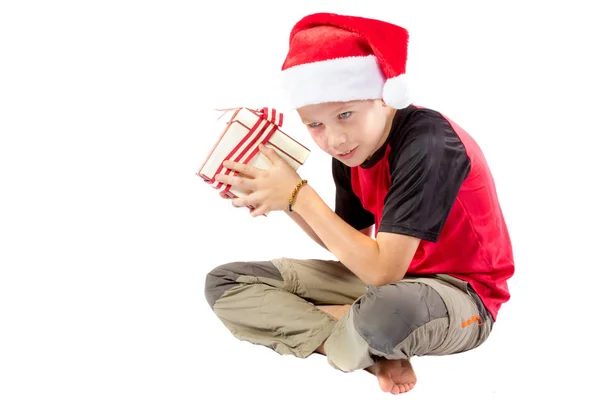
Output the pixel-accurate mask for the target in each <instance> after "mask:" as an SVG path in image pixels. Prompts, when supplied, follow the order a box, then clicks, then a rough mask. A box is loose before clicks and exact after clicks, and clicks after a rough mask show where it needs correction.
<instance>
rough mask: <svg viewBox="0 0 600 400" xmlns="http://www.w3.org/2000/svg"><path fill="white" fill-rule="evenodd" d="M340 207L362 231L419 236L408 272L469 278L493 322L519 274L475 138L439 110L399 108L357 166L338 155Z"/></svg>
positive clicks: (335, 167)
mask: <svg viewBox="0 0 600 400" xmlns="http://www.w3.org/2000/svg"><path fill="white" fill-rule="evenodd" d="M332 171H333V178H334V182H335V184H336V205H335V212H336V213H337V214H338V215H339V216H340V217H341V218H343V219H344V220H345V221H346V222H348V223H349V224H350V225H352V226H353V227H354V228H356V229H358V230H360V229H363V228H366V227H368V226H371V225H373V224H375V228H376V232H377V233H378V232H392V233H399V234H404V235H410V236H415V237H418V238H420V239H421V242H420V244H419V247H418V248H417V251H416V253H415V256H414V258H413V260H412V262H411V264H410V266H409V268H408V271H407V273H406V274H407V275H431V274H448V275H451V276H454V277H456V278H459V279H462V280H464V281H466V282H468V283H469V284H470V285H471V287H472V288H473V290H474V291H475V292H476V293H477V294H478V295H479V297H480V298H481V300H482V302H483V304H484V305H485V307H486V308H487V309H488V311H489V312H490V314H491V315H492V317H493V318H494V320H496V317H497V314H498V311H499V309H500V306H501V304H502V303H505V302H506V301H508V299H509V298H510V294H509V291H508V286H507V280H508V279H509V278H510V277H511V276H512V275H513V274H514V260H513V254H512V246H511V241H510V237H509V234H508V230H507V227H506V224H505V221H504V217H503V215H502V210H501V207H500V204H499V202H498V197H497V194H496V188H495V184H494V180H493V177H492V174H491V172H490V170H489V168H488V165H487V162H486V160H485V157H484V155H483V153H482V151H481V149H480V148H479V146H478V145H477V143H476V142H475V140H473V138H472V137H471V136H469V135H468V134H467V132H465V131H464V130H463V129H461V128H460V127H459V126H458V125H456V124H455V123H454V122H453V121H451V120H450V119H448V118H447V117H445V116H444V115H442V114H441V113H439V112H436V111H433V110H430V109H427V108H423V107H417V106H414V105H411V106H409V107H407V108H405V109H402V110H398V111H396V115H395V116H394V121H393V124H392V127H391V131H390V134H389V136H388V138H387V140H386V142H385V144H384V145H383V146H382V147H381V148H380V149H379V150H378V151H377V152H375V154H374V155H373V156H372V157H371V159H370V160H368V161H365V162H364V163H363V164H362V165H360V166H358V167H352V168H350V167H348V166H346V165H345V164H343V163H341V162H340V161H338V160H336V159H333V164H332Z"/></svg>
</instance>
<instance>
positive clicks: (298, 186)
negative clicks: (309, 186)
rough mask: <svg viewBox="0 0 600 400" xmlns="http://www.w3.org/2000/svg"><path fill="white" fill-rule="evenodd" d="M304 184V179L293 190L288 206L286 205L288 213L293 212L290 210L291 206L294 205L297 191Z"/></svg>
mask: <svg viewBox="0 0 600 400" xmlns="http://www.w3.org/2000/svg"><path fill="white" fill-rule="evenodd" d="M306 182H307V180H306V179H303V180H302V181H300V183H298V184H297V185H296V187H295V188H294V191H293V192H292V195H291V196H290V201H289V204H288V211H290V212H291V211H293V210H292V204H294V200H296V195H297V194H298V190H300V188H301V187H302V186H304V185H305V184H306Z"/></svg>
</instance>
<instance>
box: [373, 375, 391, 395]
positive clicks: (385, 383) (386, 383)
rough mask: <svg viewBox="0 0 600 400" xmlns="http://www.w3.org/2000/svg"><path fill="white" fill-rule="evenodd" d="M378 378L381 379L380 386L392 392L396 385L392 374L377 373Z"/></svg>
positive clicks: (385, 390)
mask: <svg viewBox="0 0 600 400" xmlns="http://www.w3.org/2000/svg"><path fill="white" fill-rule="evenodd" d="M377 379H378V380H379V387H380V388H381V390H383V391H384V392H386V393H388V392H391V391H392V389H393V388H394V386H395V385H394V382H393V381H392V378H391V377H390V376H386V375H377Z"/></svg>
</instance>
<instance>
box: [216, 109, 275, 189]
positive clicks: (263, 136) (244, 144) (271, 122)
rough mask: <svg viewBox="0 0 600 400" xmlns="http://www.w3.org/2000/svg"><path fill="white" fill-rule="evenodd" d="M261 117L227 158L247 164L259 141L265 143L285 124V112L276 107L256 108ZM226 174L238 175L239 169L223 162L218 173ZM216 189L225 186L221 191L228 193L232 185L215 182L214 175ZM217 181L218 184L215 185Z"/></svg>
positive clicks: (255, 151)
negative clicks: (233, 169) (226, 165)
mask: <svg viewBox="0 0 600 400" xmlns="http://www.w3.org/2000/svg"><path fill="white" fill-rule="evenodd" d="M255 111H256V112H257V113H258V115H259V119H258V120H257V121H256V123H255V124H254V125H253V126H252V128H250V130H249V131H248V133H247V134H246V136H244V138H243V139H242V140H240V142H239V143H238V144H237V146H235V147H234V148H233V150H231V152H230V153H229V154H228V155H227V157H225V160H231V161H234V162H238V163H242V164H246V163H248V162H249V161H250V160H252V158H254V156H255V155H256V154H257V153H258V152H259V150H258V143H261V144H265V143H266V142H268V141H269V139H271V136H273V134H274V133H275V132H276V131H277V128H278V127H281V126H282V125H283V114H282V113H280V112H279V111H277V110H275V109H274V108H268V107H263V108H262V109H260V110H255ZM221 173H223V174H225V175H233V176H237V175H238V172H237V171H232V170H230V169H227V168H225V167H224V166H223V164H221V165H220V166H219V168H218V169H217V171H216V172H215V175H216V174H221ZM210 183H212V184H213V186H214V187H215V188H216V189H221V188H222V187H223V186H225V187H224V188H223V189H222V190H221V192H222V193H226V192H228V191H229V189H230V188H231V185H224V184H223V183H221V182H218V183H217V182H215V181H214V177H213V179H211V182H210ZM215 183H216V185H214V184H215Z"/></svg>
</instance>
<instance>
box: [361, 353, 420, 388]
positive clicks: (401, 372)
mask: <svg viewBox="0 0 600 400" xmlns="http://www.w3.org/2000/svg"><path fill="white" fill-rule="evenodd" d="M367 371H369V372H370V373H372V374H373V375H375V376H376V377H377V379H378V380H379V387H380V388H381V390H383V391H384V392H386V393H392V394H399V393H406V392H408V391H409V390H411V389H412V388H414V387H415V384H416V383H417V375H416V374H415V371H414V370H413V367H412V365H411V364H410V361H408V360H386V359H381V360H379V361H377V363H376V364H375V365H373V366H371V367H369V368H367Z"/></svg>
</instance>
